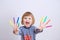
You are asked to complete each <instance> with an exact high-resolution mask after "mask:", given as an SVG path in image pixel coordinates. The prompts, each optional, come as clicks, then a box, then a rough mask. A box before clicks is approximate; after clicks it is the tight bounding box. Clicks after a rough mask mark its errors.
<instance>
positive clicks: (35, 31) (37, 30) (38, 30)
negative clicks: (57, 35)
mask: <svg viewBox="0 0 60 40" xmlns="http://www.w3.org/2000/svg"><path fill="white" fill-rule="evenodd" d="M40 32H43V30H40V29H38V28H36V27H35V28H34V33H35V34H37V33H40Z"/></svg>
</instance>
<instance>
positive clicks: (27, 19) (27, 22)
mask: <svg viewBox="0 0 60 40" xmlns="http://www.w3.org/2000/svg"><path fill="white" fill-rule="evenodd" d="M23 23H24V25H25V26H26V27H30V26H31V24H32V17H31V16H25V17H24V18H23Z"/></svg>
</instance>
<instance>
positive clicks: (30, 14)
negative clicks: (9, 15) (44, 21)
mask: <svg viewBox="0 0 60 40" xmlns="http://www.w3.org/2000/svg"><path fill="white" fill-rule="evenodd" d="M25 16H31V17H32V24H31V25H33V24H34V22H35V19H34V16H33V14H32V13H31V12H25V13H24V14H23V16H22V20H21V24H22V25H23V24H24V23H23V19H24V17H25Z"/></svg>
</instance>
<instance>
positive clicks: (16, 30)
mask: <svg viewBox="0 0 60 40" xmlns="http://www.w3.org/2000/svg"><path fill="white" fill-rule="evenodd" d="M13 33H14V34H18V26H17V24H14V28H13Z"/></svg>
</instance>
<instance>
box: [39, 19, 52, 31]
mask: <svg viewBox="0 0 60 40" xmlns="http://www.w3.org/2000/svg"><path fill="white" fill-rule="evenodd" d="M50 21H51V20H50V19H49V20H48V21H47V22H45V23H44V22H41V23H40V26H39V28H38V29H40V30H43V29H44V28H46V26H47V25H48V23H49V22H50Z"/></svg>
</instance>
